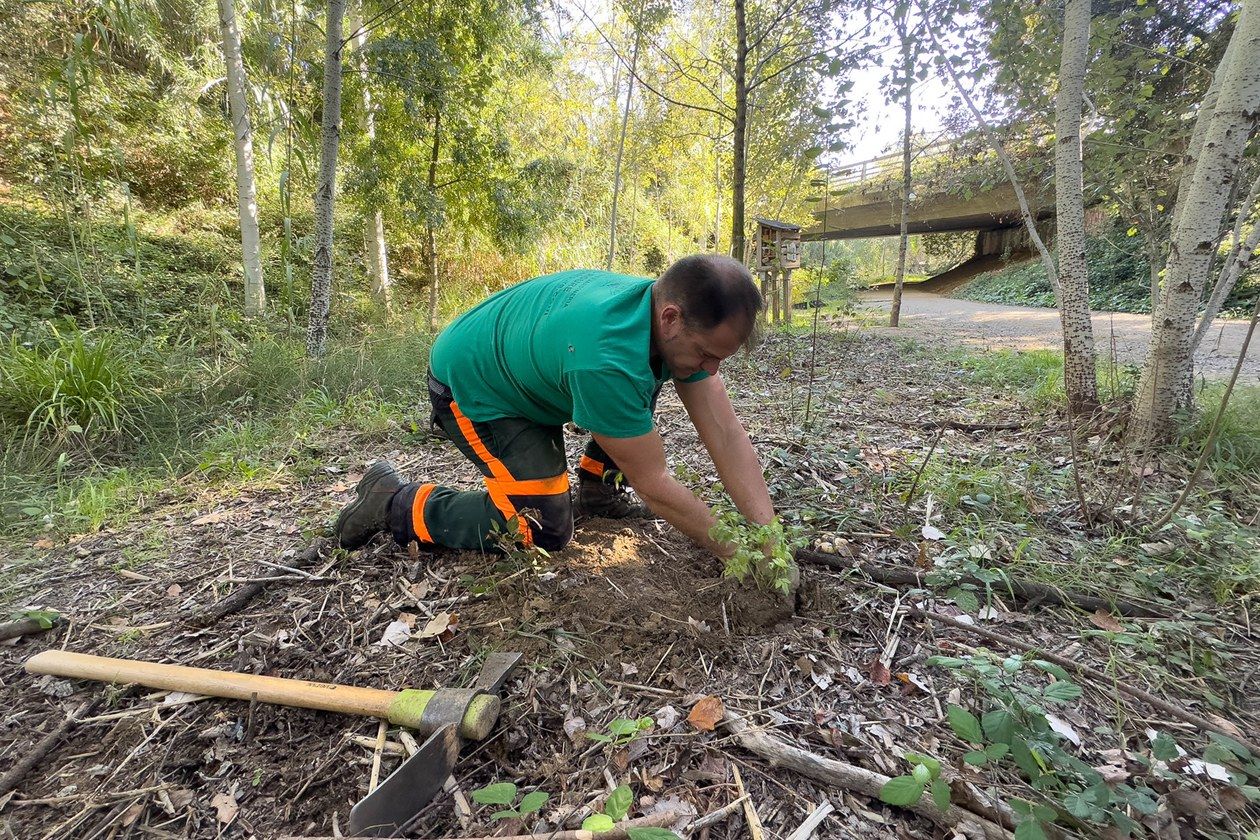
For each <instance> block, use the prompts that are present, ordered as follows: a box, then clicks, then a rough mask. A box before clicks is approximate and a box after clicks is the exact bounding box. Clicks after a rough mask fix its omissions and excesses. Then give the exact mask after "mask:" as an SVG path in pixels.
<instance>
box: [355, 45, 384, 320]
mask: <svg viewBox="0 0 1260 840" xmlns="http://www.w3.org/2000/svg"><path fill="white" fill-rule="evenodd" d="M350 26H351V28H352V29H353V30H354V44H355V63H356V64H357V65H358V71H359V74H360V75H361V76H362V79H363V133H364V134H366V135H367V141H368V160H369V161H370V160H371V153H372V144H373V143H374V142H375V140H376V109H375V107H374V105H373V104H372V89H371V87H370V86H369V85H368V66H367V27H365V26H363V22H362V20H354V21H352V22H351V24H350ZM363 242H364V245H365V246H366V248H367V258H368V269H369V271H371V274H372V294H373V295H375V297H376V299H377V300H379V301H380V302H381V305H382V306H384V307H385V309H386V311H388V310H389V307H390V291H391V290H390V285H389V255H388V252H387V251H386V249H385V214H384V213H382V212H381V208H380V206H379V205H377V204H376V203H375V202H370V204H369V206H368V208H367V213H366V215H365V216H364V219H363Z"/></svg>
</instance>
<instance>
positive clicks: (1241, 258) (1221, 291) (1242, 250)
mask: <svg viewBox="0 0 1260 840" xmlns="http://www.w3.org/2000/svg"><path fill="white" fill-rule="evenodd" d="M1257 198H1260V175H1258V176H1256V180H1255V181H1254V182H1253V183H1252V185H1251V189H1250V190H1248V192H1247V197H1246V198H1245V199H1243V203H1242V204H1240V205H1238V220H1237V221H1236V222H1235V223H1234V232H1233V236H1232V238H1231V239H1230V248H1229V256H1228V257H1227V258H1226V260H1225V265H1224V266H1222V267H1221V273H1220V275H1219V276H1218V277H1217V280H1216V285H1215V286H1213V287H1212V294H1211V296H1210V297H1208V302H1207V308H1206V309H1204V311H1203V315H1202V316H1200V318H1199V327H1198V329H1196V330H1195V331H1194V342H1193V343H1192V346H1191V351H1192V352H1193V351H1194V350H1198V349H1199V344H1200V343H1202V341H1203V336H1205V335H1207V331H1208V328H1209V327H1211V326H1212V321H1213V319H1215V318H1216V316H1217V314H1218V313H1219V312H1220V311H1221V306H1222V305H1223V304H1224V303H1225V298H1227V297H1229V293H1230V292H1232V291H1233V290H1234V286H1235V285H1237V283H1238V278H1240V277H1242V276H1243V275H1244V274H1246V273H1247V269H1248V268H1249V267H1250V265H1251V258H1252V255H1253V254H1254V252H1255V250H1256V246H1257V245H1258V244H1260V219H1257V220H1256V224H1255V226H1254V227H1252V229H1251V233H1249V234H1248V235H1247V237H1246V239H1244V238H1243V235H1242V232H1243V227H1244V226H1245V225H1246V222H1247V218H1248V217H1249V216H1250V215H1251V213H1252V210H1253V209H1254V208H1255V206H1256V199H1257Z"/></svg>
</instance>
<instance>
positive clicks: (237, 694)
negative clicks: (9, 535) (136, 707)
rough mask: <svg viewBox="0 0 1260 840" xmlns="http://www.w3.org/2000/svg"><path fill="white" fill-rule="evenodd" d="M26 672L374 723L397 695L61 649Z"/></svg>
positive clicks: (36, 660) (34, 661) (28, 665)
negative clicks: (312, 711)
mask: <svg viewBox="0 0 1260 840" xmlns="http://www.w3.org/2000/svg"><path fill="white" fill-rule="evenodd" d="M26 670H27V671H29V672H30V673H32V674H55V675H57V676H60V677H75V678H78V679H86V680H100V681H101V682H108V683H140V684H141V685H147V686H149V687H150V688H165V689H168V690H170V691H187V692H190V693H192V694H209V695H210V696H212V697H230V698H233V699H235V700H250V699H252V698H253V697H254V696H257V697H258V700H259V701H260V702H262V703H279V704H280V705H283V706H297V707H298V708H302V709H322V710H323V711H326V712H340V713H342V714H347V715H369V716H371V717H379V718H387V717H389V707H390V704H391V703H393V702H394V698H395V697H396V696H397V692H394V691H382V690H380V689H377V688H357V687H355V686H349V685H336V684H334V683H320V682H308V681H306V680H288V679H283V678H281V677H264V676H260V675H258V674H237V673H233V672H231V671H212V670H210V669H209V668H188V667H185V666H183V665H162V664H160V663H157V662H142V661H138V660H132V659H111V658H109V657H105V656H89V655H87V654H84V653H70V652H68V651H64V650H46V651H44V652H42V653H38V654H36V655H35V656H32V657H31V658H30V659H28V660H27V661H26Z"/></svg>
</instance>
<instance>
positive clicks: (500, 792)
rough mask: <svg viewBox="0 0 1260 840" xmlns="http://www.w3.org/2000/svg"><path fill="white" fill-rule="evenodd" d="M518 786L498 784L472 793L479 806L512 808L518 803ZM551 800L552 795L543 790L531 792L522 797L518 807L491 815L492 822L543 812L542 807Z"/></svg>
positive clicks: (504, 783) (504, 809)
mask: <svg viewBox="0 0 1260 840" xmlns="http://www.w3.org/2000/svg"><path fill="white" fill-rule="evenodd" d="M516 793H517V789H516V785H514V784H512V783H511V782H496V783H494V784H489V785H486V786H485V787H481V788H477V789H476V790H474V791H473V792H472V798H473V801H474V802H476V803H478V804H479V805H503V806H511V805H512V803H513V802H516ZM550 798H551V794H549V793H545V792H543V791H541V790H535V791H531V792H530V793H527V794H525V795H524V796H522V797H521V800H520V802H517V803H516V807H515V808H513V807H504V808H502V809H500V810H498V811H495V812H494V813H492V814H491V815H490V819H492V820H506V819H509V818H513V817H515V818H520V817H524V816H528V815H529V814H533V813H537V812H538V811H540V810H542V806H543V805H546V804H547V800H548V799H550Z"/></svg>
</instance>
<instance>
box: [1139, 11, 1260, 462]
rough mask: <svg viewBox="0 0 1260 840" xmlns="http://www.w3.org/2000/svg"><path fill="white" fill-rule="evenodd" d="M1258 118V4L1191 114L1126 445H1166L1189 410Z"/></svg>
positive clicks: (1243, 15)
mask: <svg viewBox="0 0 1260 840" xmlns="http://www.w3.org/2000/svg"><path fill="white" fill-rule="evenodd" d="M1258 111H1260V3H1258V2H1255V0H1248V2H1244V3H1243V4H1242V9H1241V11H1240V13H1239V17H1238V22H1237V24H1236V26H1235V28H1234V33H1233V36H1232V37H1231V38H1230V42H1229V46H1228V48H1227V49H1226V50H1225V55H1224V56H1223V57H1222V59H1221V63H1220V65H1219V66H1218V67H1217V70H1216V75H1215V78H1214V79H1213V82H1212V89H1211V90H1210V92H1209V95H1208V97H1207V98H1205V100H1204V103H1203V105H1202V107H1201V108H1200V110H1199V117H1198V120H1197V121H1196V125H1195V130H1194V135H1193V136H1192V141H1191V146H1190V150H1189V154H1188V155H1187V160H1186V163H1185V166H1186V170H1187V171H1186V173H1185V175H1184V176H1183V179H1182V184H1183V189H1181V190H1180V191H1179V193H1178V197H1177V207H1176V210H1175V211H1174V221H1173V229H1172V240H1171V243H1170V247H1169V253H1168V264H1167V267H1166V268H1165V270H1164V282H1163V287H1162V290H1161V296H1160V302H1159V314H1158V316H1157V317H1156V319H1155V321H1154V323H1153V329H1152V331H1151V342H1150V351H1149V352H1148V354H1147V358H1146V364H1145V366H1144V367H1143V369H1142V377H1141V379H1140V381H1139V383H1138V392H1137V397H1136V402H1135V404H1134V409H1133V422H1132V424H1131V426H1130V436H1131V439H1132V440H1133V441H1134V442H1135V443H1137V444H1139V445H1150V444H1156V443H1161V442H1164V441H1166V440H1168V439H1169V438H1171V436H1172V433H1173V430H1174V427H1173V418H1174V417H1175V416H1176V413H1177V412H1178V410H1180V409H1183V408H1189V407H1190V406H1191V405H1192V396H1193V394H1192V387H1193V377H1194V354H1193V348H1194V332H1195V316H1196V314H1197V312H1198V307H1199V302H1200V301H1201V300H1202V298H1203V291H1204V287H1205V286H1206V283H1207V275H1208V271H1209V266H1210V264H1211V261H1212V255H1213V253H1214V252H1215V250H1216V242H1217V237H1218V235H1219V232H1220V227H1221V220H1222V219H1223V218H1224V217H1225V214H1226V212H1227V211H1228V209H1229V208H1228V206H1227V205H1228V196H1229V194H1230V188H1231V185H1232V184H1233V182H1234V180H1235V179H1236V178H1237V177H1238V176H1239V172H1240V170H1241V168H1242V154H1243V151H1244V150H1245V148H1246V145H1247V142H1248V140H1249V138H1250V136H1251V133H1252V131H1253V130H1254V127H1255V120H1256V114H1257V112H1258ZM1242 212H1245V210H1244V211H1242Z"/></svg>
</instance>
